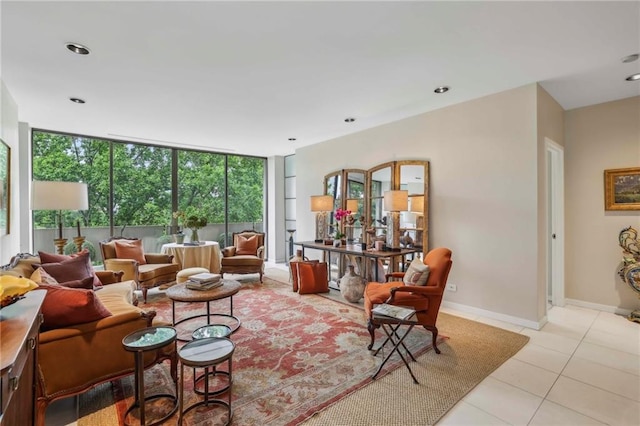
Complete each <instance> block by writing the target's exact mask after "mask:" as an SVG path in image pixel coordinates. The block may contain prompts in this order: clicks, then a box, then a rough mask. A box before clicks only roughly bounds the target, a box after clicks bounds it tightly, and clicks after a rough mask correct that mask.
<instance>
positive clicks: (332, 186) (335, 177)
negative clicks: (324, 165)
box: [324, 170, 344, 233]
mask: <svg viewBox="0 0 640 426" xmlns="http://www.w3.org/2000/svg"><path fill="white" fill-rule="evenodd" d="M342 175H343V173H342V170H338V171H335V172H332V173H329V174H328V175H326V176H325V177H324V193H325V195H331V196H332V197H333V210H332V211H331V212H330V213H329V233H335V232H336V229H335V218H334V217H333V215H334V213H335V211H336V209H337V208H340V207H342V200H343V197H342V194H343V191H344V189H343V187H342V186H343V176H342Z"/></svg>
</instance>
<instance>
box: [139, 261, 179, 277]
mask: <svg viewBox="0 0 640 426" xmlns="http://www.w3.org/2000/svg"><path fill="white" fill-rule="evenodd" d="M179 268H180V267H179V266H178V264H177V263H146V264H144V265H139V266H138V279H139V280H140V281H141V282H144V281H147V280H151V279H153V278H156V277H161V276H164V275H171V274H173V276H174V278H173V279H175V275H176V274H177V273H178V270H179Z"/></svg>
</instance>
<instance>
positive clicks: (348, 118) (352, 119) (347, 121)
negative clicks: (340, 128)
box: [344, 117, 356, 123]
mask: <svg viewBox="0 0 640 426" xmlns="http://www.w3.org/2000/svg"><path fill="white" fill-rule="evenodd" d="M354 121H356V119H355V118H353V117H347V118H345V119H344V122H345V123H353V122H354Z"/></svg>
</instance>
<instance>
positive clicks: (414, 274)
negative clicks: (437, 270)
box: [402, 257, 429, 286]
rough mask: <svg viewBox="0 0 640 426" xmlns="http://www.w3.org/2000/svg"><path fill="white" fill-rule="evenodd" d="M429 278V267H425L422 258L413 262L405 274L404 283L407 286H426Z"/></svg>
mask: <svg viewBox="0 0 640 426" xmlns="http://www.w3.org/2000/svg"><path fill="white" fill-rule="evenodd" d="M428 278H429V265H425V264H424V263H423V262H422V260H420V258H418V257H416V258H415V259H413V261H411V264H410V265H409V269H407V272H405V274H404V277H403V278H402V282H404V284H405V285H419V286H422V285H426V284H427V279H428Z"/></svg>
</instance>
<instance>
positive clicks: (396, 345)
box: [371, 324, 418, 384]
mask: <svg viewBox="0 0 640 426" xmlns="http://www.w3.org/2000/svg"><path fill="white" fill-rule="evenodd" d="M413 327H414V324H411V325H410V326H409V328H408V329H407V331H406V332H405V333H404V335H402V337H401V338H400V339H399V340H398V341H394V339H393V338H392V337H391V336H393V334H392V333H389V331H388V330H387V329H386V328H385V327H384V324H383V326H382V328H383V329H384V330H385V333H387V336H389V339H390V340H391V342H392V343H393V344H394V346H393V349H392V350H391V352H389V354H388V355H387V356H386V358H385V359H384V360H383V361H382V363H381V364H380V366H379V367H378V369H377V370H376V372H375V374H374V375H373V376H372V377H371V379H372V380H375V378H376V377H377V376H378V374H380V371H382V367H384V365H385V364H386V363H387V361H389V358H391V355H393V353H394V352H397V353H398V355H399V356H400V359H401V360H402V362H404V365H405V366H406V367H407V370H409V374H410V375H411V378H412V379H413V383H415V384H418V379H416V376H414V375H413V371H411V367H409V363H408V362H407V360H406V359H405V358H404V356H402V353H401V352H400V345H402V346H403V347H404V344H403V343H402V342H403V340H404V339H405V337H407V336H408V335H409V333H410V332H411V330H412V329H413ZM405 348H406V347H405ZM409 353H410V352H409ZM412 358H413V355H412Z"/></svg>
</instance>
